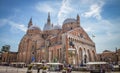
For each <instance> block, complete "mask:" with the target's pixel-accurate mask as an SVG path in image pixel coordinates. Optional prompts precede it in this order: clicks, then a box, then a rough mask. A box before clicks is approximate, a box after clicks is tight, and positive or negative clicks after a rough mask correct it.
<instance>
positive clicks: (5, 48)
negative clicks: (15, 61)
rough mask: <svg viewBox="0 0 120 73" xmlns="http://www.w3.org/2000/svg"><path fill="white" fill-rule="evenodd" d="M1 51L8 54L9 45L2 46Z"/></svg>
mask: <svg viewBox="0 0 120 73" xmlns="http://www.w3.org/2000/svg"><path fill="white" fill-rule="evenodd" d="M1 51H2V52H9V51H10V45H4V46H2V49H1Z"/></svg>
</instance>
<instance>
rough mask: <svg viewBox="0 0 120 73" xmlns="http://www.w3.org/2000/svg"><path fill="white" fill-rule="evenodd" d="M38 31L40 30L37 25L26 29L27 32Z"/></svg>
mask: <svg viewBox="0 0 120 73" xmlns="http://www.w3.org/2000/svg"><path fill="white" fill-rule="evenodd" d="M34 29H35V30H40V28H39V27H38V26H37V25H32V26H30V27H29V28H28V30H34Z"/></svg>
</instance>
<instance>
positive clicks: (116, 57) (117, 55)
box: [116, 48, 118, 65]
mask: <svg viewBox="0 0 120 73" xmlns="http://www.w3.org/2000/svg"><path fill="white" fill-rule="evenodd" d="M116 64H117V65H118V52H117V48H116Z"/></svg>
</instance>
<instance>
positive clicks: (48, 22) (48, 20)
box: [47, 12, 51, 25]
mask: <svg viewBox="0 0 120 73" xmlns="http://www.w3.org/2000/svg"><path fill="white" fill-rule="evenodd" d="M47 24H49V25H50V24H51V20H50V12H48V19H47Z"/></svg>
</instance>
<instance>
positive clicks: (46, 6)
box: [36, 3, 55, 13]
mask: <svg viewBox="0 0 120 73" xmlns="http://www.w3.org/2000/svg"><path fill="white" fill-rule="evenodd" d="M36 9H37V10H38V11H39V12H45V13H48V12H55V10H54V8H53V7H52V6H51V5H50V4H45V3H43V4H41V3H38V4H37V5H36Z"/></svg>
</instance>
